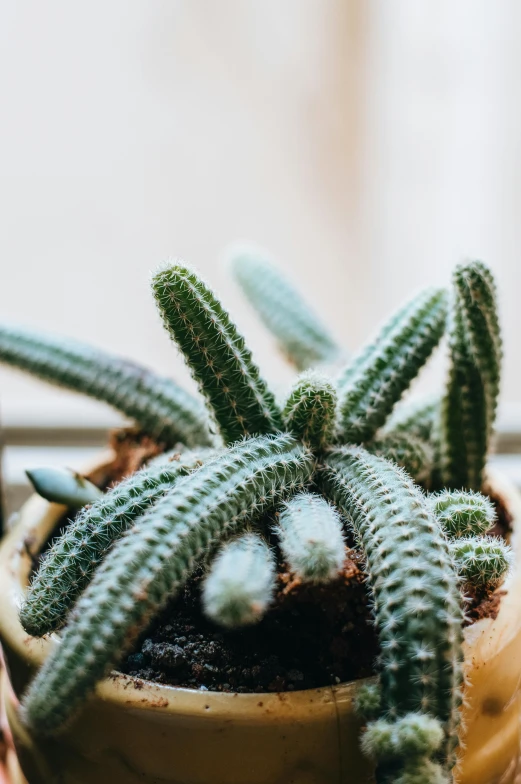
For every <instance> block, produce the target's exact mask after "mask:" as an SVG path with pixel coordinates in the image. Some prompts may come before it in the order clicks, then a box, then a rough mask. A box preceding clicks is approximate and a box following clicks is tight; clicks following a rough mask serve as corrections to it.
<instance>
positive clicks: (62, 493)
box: [25, 467, 103, 509]
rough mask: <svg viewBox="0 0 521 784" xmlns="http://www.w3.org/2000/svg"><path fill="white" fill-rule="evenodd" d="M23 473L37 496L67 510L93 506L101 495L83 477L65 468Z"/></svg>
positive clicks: (40, 469)
mask: <svg viewBox="0 0 521 784" xmlns="http://www.w3.org/2000/svg"><path fill="white" fill-rule="evenodd" d="M25 473H26V474H27V478H28V479H29V481H30V482H31V484H32V486H33V487H34V489H35V490H36V492H37V493H38V495H41V496H42V498H45V499H46V500H47V501H52V502H53V503H55V504H63V505H64V506H67V507H68V508H69V509H81V508H82V506H86V505H87V504H94V503H96V501H97V500H98V499H99V498H100V497H101V496H102V495H103V493H102V492H101V490H100V489H99V488H97V487H96V485H94V484H92V482H89V480H88V479H86V478H85V477H84V476H81V474H78V473H76V472H75V471H70V470H68V469H65V468H46V467H43V468H32V469H31V470H30V471H29V470H27V471H26V472H25Z"/></svg>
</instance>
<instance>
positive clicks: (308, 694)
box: [0, 475, 521, 784]
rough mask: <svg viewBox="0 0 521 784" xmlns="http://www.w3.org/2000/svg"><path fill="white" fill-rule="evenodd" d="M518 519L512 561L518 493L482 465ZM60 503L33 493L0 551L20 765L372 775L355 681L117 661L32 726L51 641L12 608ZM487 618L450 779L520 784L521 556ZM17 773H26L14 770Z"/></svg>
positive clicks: (67, 772) (67, 780)
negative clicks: (333, 683) (66, 707)
mask: <svg viewBox="0 0 521 784" xmlns="http://www.w3.org/2000/svg"><path fill="white" fill-rule="evenodd" d="M490 481H491V485H492V487H493V488H494V491H495V492H496V493H497V494H499V495H501V496H502V497H503V499H504V501H505V503H506V505H507V507H508V508H509V510H510V512H511V514H512V516H513V518H514V537H513V545H514V548H515V550H516V555H517V558H518V563H521V545H520V537H519V536H517V535H516V534H518V532H519V530H521V499H520V496H519V494H518V493H517V491H516V490H515V489H514V488H513V487H512V486H511V485H510V483H508V482H507V481H506V480H505V479H504V478H502V477H500V476H496V475H493V476H491V480H490ZM63 511H64V510H63V507H59V506H56V505H53V504H48V503H46V502H44V501H43V500H42V499H40V498H37V497H33V498H31V499H30V500H29V501H28V503H27V504H26V505H25V506H24V508H23V509H22V512H21V515H20V520H19V522H18V524H17V525H16V527H15V529H14V530H13V531H11V533H10V534H9V535H8V536H7V538H6V539H5V541H4V543H3V545H2V548H1V550H0V595H1V596H2V605H1V608H0V634H1V636H2V643H3V647H4V652H5V658H6V660H7V663H8V670H9V672H8V673H7V672H5V671H4V673H3V676H2V677H3V684H2V686H3V689H2V691H3V694H4V702H5V708H6V711H7V716H8V719H9V724H10V727H11V730H12V734H13V737H14V741H15V745H16V749H17V751H18V756H19V760H20V765H21V767H22V769H23V771H24V773H25V776H26V778H27V780H28V781H29V782H30V784H49V782H60V784H137V782H140V783H141V784H143V783H145V784H152V782H154V784H160V783H165V784H339V783H340V784H368V782H370V781H371V769H370V766H369V765H368V763H367V761H366V760H365V759H364V758H363V757H362V755H361V753H360V751H359V747H358V737H359V729H360V727H359V722H358V720H357V718H356V716H355V714H354V711H353V697H354V695H355V693H356V690H357V688H358V683H348V684H342V685H340V686H337V687H334V688H323V689H314V690H311V691H302V692H292V693H283V694H239V695H233V694H220V693H215V692H200V691H192V690H189V689H179V688H172V687H168V686H159V685H154V684H152V683H148V682H146V681H140V680H137V679H132V678H129V677H128V676H125V675H121V674H118V673H114V674H113V675H112V676H111V677H110V678H108V679H106V680H105V681H103V682H102V683H101V684H100V685H99V686H98V688H97V690H96V693H95V695H94V696H93V697H92V698H91V700H90V701H89V702H88V704H87V705H86V707H85V709H84V710H83V711H82V713H81V714H80V715H79V716H78V717H77V719H76V720H75V721H74V722H73V723H72V724H71V725H70V726H69V727H68V729H67V730H66V731H65V732H64V733H63V734H62V735H61V736H60V737H59V738H58V739H56V740H52V741H50V740H47V739H45V740H39V739H36V738H33V737H31V736H30V735H29V734H28V733H27V731H26V729H25V728H24V727H23V726H22V725H21V723H20V720H19V702H18V700H19V698H20V696H21V694H22V693H23V691H24V689H25V687H26V685H27V683H28V681H29V679H30V678H31V676H32V674H33V673H34V672H35V670H36V669H37V668H38V666H39V665H40V664H41V663H42V661H43V660H44V659H45V657H46V656H47V655H48V653H49V651H50V649H51V648H52V646H54V645H57V644H59V643H58V641H57V640H56V639H55V638H53V637H51V638H50V639H46V640H37V639H35V638H32V637H30V636H28V635H27V634H25V632H24V631H23V629H22V628H21V626H20V624H19V622H18V608H19V605H20V601H21V599H22V596H23V592H24V590H25V586H26V584H27V579H28V575H29V571H30V558H29V556H28V549H30V550H31V551H35V550H37V549H38V548H39V547H40V546H41V545H42V544H43V542H44V541H45V539H46V537H47V536H48V534H49V532H50V531H51V530H52V528H53V526H54V525H55V523H56V521H57V519H58V518H59V517H60V516H61V515H62V513H63ZM504 587H505V588H506V589H507V591H508V592H507V594H506V596H504V597H503V599H502V602H501V607H500V611H499V615H498V617H497V619H496V620H495V621H492V620H483V621H479V622H478V623H476V624H474V625H473V626H472V627H470V628H469V629H467V631H466V643H465V647H466V650H465V657H466V666H467V674H468V676H469V686H468V688H467V695H466V696H467V700H466V707H465V716H464V724H465V726H466V728H467V729H466V737H465V751H464V753H463V754H462V756H461V759H460V763H459V768H458V772H457V781H458V783H459V784H510V783H511V784H513V783H514V782H516V784H518V782H519V781H521V766H520V765H519V748H520V740H521V733H520V720H521V692H520V679H521V568H519V567H517V566H516V568H515V569H514V571H513V573H512V575H511V576H510V577H509V579H508V582H507V584H506V585H505V586H504ZM13 775H16V776H18V778H17V779H15V781H16V782H17V784H21V783H22V782H23V780H24V779H23V777H22V775H21V773H20V772H19V771H18V772H16V771H13Z"/></svg>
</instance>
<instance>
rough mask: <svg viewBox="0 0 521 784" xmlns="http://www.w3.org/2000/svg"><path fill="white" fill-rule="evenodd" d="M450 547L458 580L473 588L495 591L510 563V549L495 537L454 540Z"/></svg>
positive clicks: (511, 555) (511, 560)
mask: <svg viewBox="0 0 521 784" xmlns="http://www.w3.org/2000/svg"><path fill="white" fill-rule="evenodd" d="M450 547H451V550H452V553H453V555H454V559H455V561H456V567H457V570H458V573H459V575H460V577H461V578H462V580H464V581H465V582H467V583H469V584H470V585H473V586H475V587H476V588H486V589H487V590H493V589H495V588H497V587H498V585H499V584H500V583H501V582H502V581H503V580H504V579H505V576H506V574H507V572H508V570H509V568H510V566H511V564H512V562H513V554H512V550H511V549H510V547H509V546H508V545H507V544H506V542H503V541H502V540H501V539H498V538H497V537H492V536H480V537H475V536H472V537H468V538H462V539H454V540H453V541H452V542H451V544H450Z"/></svg>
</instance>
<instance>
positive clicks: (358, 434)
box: [339, 290, 446, 443]
mask: <svg viewBox="0 0 521 784" xmlns="http://www.w3.org/2000/svg"><path fill="white" fill-rule="evenodd" d="M445 300H446V296H445V292H444V291H443V290H434V291H431V290H429V291H426V292H423V293H422V294H420V295H419V296H418V297H417V298H416V299H415V301H414V303H413V305H412V306H411V307H410V308H409V309H407V310H406V311H405V315H404V317H403V318H402V320H401V321H399V322H398V323H397V324H396V326H395V328H394V329H393V330H391V331H390V332H389V334H388V335H387V336H386V337H384V338H383V339H382V340H380V342H379V343H378V344H377V346H376V348H375V351H374V352H373V354H372V355H371V356H370V357H369V358H368V359H367V361H366V362H364V363H362V364H361V366H360V367H359V368H358V370H357V371H356V372H355V373H354V375H353V377H352V378H351V379H350V381H349V384H348V385H347V386H346V387H345V388H344V389H343V390H342V396H341V398H340V418H339V419H340V421H339V439H340V440H341V441H343V442H351V443H362V442H365V441H369V440H371V438H372V437H373V436H374V435H375V433H376V431H377V430H378V428H380V427H381V426H382V425H383V424H384V423H385V421H386V419H387V417H388V416H389V414H390V413H391V411H392V410H393V407H394V405H395V404H396V403H397V402H398V400H399V399H400V398H401V396H402V394H403V393H404V392H405V390H406V389H407V387H408V386H409V384H410V382H411V381H412V380H413V378H414V377H415V376H416V375H417V373H418V371H419V370H420V368H421V367H422V365H423V364H424V363H425V362H426V360H427V359H428V357H429V356H430V354H431V352H432V351H433V349H434V348H435V346H436V345H437V344H438V343H439V341H440V338H441V336H442V334H443V330H444V324H445V311H446V305H445Z"/></svg>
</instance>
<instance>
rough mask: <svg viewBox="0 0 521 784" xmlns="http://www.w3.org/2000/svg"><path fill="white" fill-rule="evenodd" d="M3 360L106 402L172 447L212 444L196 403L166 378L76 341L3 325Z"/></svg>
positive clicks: (0, 327) (0, 338) (0, 336)
mask: <svg viewBox="0 0 521 784" xmlns="http://www.w3.org/2000/svg"><path fill="white" fill-rule="evenodd" d="M0 362H5V363H7V364H8V365H12V366H13V367H16V368H19V369H20V370H25V371H27V372H29V373H31V374H32V375H34V376H37V377H38V378H41V379H42V380H44V381H48V382H50V383H52V384H56V385H57V386H62V387H66V388H67V389H71V390H73V391H75V392H81V393H83V394H84V395H88V396H89V397H93V398H96V399H97V400H102V401H103V402H104V403H108V404H109V405H110V406H112V407H113V408H115V409H117V410H118V411H121V412H122V413H123V414H125V415H126V416H128V417H130V419H133V420H134V421H135V422H136V423H137V424H138V425H139V427H140V428H142V430H143V431H144V432H145V433H148V435H150V436H152V437H153V438H155V439H157V440H158V441H162V442H164V443H166V444H168V445H170V444H172V445H173V444H175V443H176V442H178V441H181V442H183V443H185V444H187V445H188V446H196V445H197V444H201V445H203V446H204V445H209V444H210V443H211V440H210V436H209V433H208V428H207V416H206V413H205V410H204V408H203V407H202V405H201V404H200V403H199V401H198V400H196V399H195V398H193V397H192V396H191V395H189V394H188V393H187V392H185V391H184V390H183V389H181V387H179V386H177V384H175V383H174V382H173V381H171V380H170V379H168V378H163V377H161V376H157V375H155V374H154V373H152V372H151V371H149V370H147V369H146V368H143V367H141V366H140V365H137V364H134V363H133V362H128V361H126V360H123V359H120V358H119V357H115V356H112V355H111V354H107V353H105V352H103V351H100V350H99V349H96V348H93V347H91V346H88V345H84V344H83V343H79V342H77V341H73V340H69V339H65V338H61V337H57V336H53V335H44V334H42V333H41V332H39V331H38V332H31V331H29V330H27V329H22V328H19V327H15V326H8V325H6V324H2V325H0Z"/></svg>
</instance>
